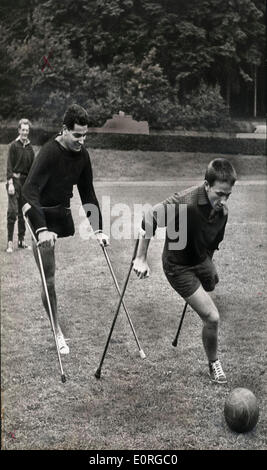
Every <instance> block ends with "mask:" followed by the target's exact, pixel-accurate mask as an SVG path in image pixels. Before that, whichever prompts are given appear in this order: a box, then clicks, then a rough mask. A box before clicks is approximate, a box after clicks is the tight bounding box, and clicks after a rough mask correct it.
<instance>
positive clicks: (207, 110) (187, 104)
mask: <svg viewBox="0 0 267 470" xmlns="http://www.w3.org/2000/svg"><path fill="white" fill-rule="evenodd" d="M176 125H177V126H182V127H183V128H185V129H191V130H192V129H198V130H199V129H201V130H214V129H221V130H228V129H229V130H230V129H231V119H230V115H229V110H228V108H227V106H226V104H225V103H224V100H223V98H222V96H221V94H220V88H219V86H218V85H216V86H214V87H212V86H209V85H207V84H205V83H203V82H201V84H200V86H199V88H198V89H196V90H195V91H193V92H192V93H191V94H190V95H187V96H186V97H185V99H184V101H183V104H182V105H181V106H180V110H179V116H178V120H177V123H176Z"/></svg>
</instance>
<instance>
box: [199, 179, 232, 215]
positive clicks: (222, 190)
mask: <svg viewBox="0 0 267 470" xmlns="http://www.w3.org/2000/svg"><path fill="white" fill-rule="evenodd" d="M232 187H233V186H232V185H231V184H230V183H227V182H226V181H223V182H222V181H215V182H214V184H213V186H210V185H209V183H208V182H207V181H205V188H206V191H207V196H208V198H209V201H210V203H211V205H212V207H213V209H215V210H216V211H220V210H222V208H223V206H225V205H226V202H227V200H228V198H229V196H230V194H231V193H232Z"/></svg>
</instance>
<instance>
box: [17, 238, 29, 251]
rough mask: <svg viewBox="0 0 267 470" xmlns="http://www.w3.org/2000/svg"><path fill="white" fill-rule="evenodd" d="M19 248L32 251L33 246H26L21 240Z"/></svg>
mask: <svg viewBox="0 0 267 470" xmlns="http://www.w3.org/2000/svg"><path fill="white" fill-rule="evenodd" d="M18 248H23V249H25V250H31V246H29V245H26V243H25V241H24V240H19V241H18Z"/></svg>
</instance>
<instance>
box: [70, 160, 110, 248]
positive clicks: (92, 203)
mask: <svg viewBox="0 0 267 470" xmlns="http://www.w3.org/2000/svg"><path fill="white" fill-rule="evenodd" d="M77 188H78V191H79V194H80V198H81V201H82V205H83V209H84V212H85V214H86V217H87V218H88V220H89V222H90V224H91V226H92V229H93V231H94V234H95V236H96V238H97V241H98V242H99V244H100V245H101V246H107V245H109V237H108V236H107V235H106V234H105V233H103V231H102V226H103V221H102V214H101V209H100V206H99V202H98V199H97V197H96V194H95V190H94V185H93V171H92V166H91V161H90V157H89V154H88V153H87V161H86V164H85V167H84V169H83V171H82V173H81V175H80V178H79V181H78V183H77Z"/></svg>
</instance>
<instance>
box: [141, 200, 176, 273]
mask: <svg viewBox="0 0 267 470" xmlns="http://www.w3.org/2000/svg"><path fill="white" fill-rule="evenodd" d="M170 205H172V206H173V209H174V210H173V211H169V210H168V208H170ZM178 208H179V198H178V195H177V194H176V193H175V194H174V195H173V196H171V197H169V198H168V199H166V200H165V201H163V202H160V203H159V204H156V205H155V206H154V207H153V208H151V209H150V210H148V211H147V213H146V214H145V215H144V217H143V220H142V227H141V230H140V233H139V244H138V249H137V255H136V258H135V260H134V263H133V269H134V272H135V273H136V275H137V277H139V279H143V278H146V277H148V276H149V273H150V269H149V265H148V262H147V253H148V247H149V244H150V240H151V238H153V237H154V235H155V232H156V230H157V228H158V227H167V225H168V223H170V222H172V219H173V218H175V215H176V213H177V210H178Z"/></svg>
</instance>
